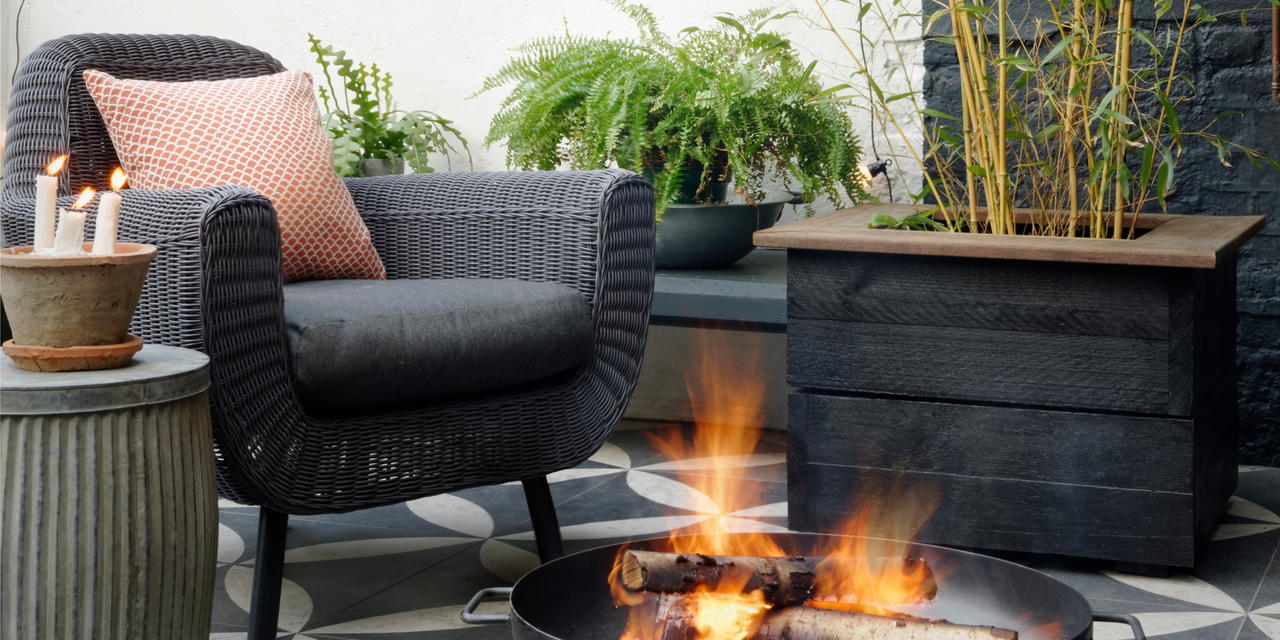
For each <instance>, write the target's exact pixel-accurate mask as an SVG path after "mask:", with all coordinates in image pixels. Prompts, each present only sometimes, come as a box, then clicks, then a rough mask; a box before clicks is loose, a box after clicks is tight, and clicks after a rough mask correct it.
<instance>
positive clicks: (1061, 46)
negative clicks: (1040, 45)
mask: <svg viewBox="0 0 1280 640" xmlns="http://www.w3.org/2000/svg"><path fill="white" fill-rule="evenodd" d="M1079 37H1080V36H1079V34H1076V33H1073V34H1071V35H1069V36H1067V37H1065V38H1063V39H1062V41H1061V42H1059V43H1058V44H1056V45H1054V46H1053V48H1052V49H1050V50H1049V54H1048V55H1046V56H1045V57H1044V58H1043V59H1042V60H1040V64H1041V65H1045V64H1049V63H1050V62H1052V61H1053V59H1054V58H1056V57H1058V56H1059V55H1062V52H1063V51H1066V50H1067V47H1068V46H1070V45H1071V43H1072V42H1075V41H1076V40H1077V39H1079Z"/></svg>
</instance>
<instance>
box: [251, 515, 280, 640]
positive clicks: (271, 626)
mask: <svg viewBox="0 0 1280 640" xmlns="http://www.w3.org/2000/svg"><path fill="white" fill-rule="evenodd" d="M288 530H289V514H287V513H280V512H279V511H273V510H271V509H268V508H266V507H262V508H261V509H260V510H259V511H258V557H257V558H255V559H254V567H255V568H254V571H253V596H252V597H253V599H252V601H251V602H250V604H249V640H267V639H268V638H275V637H276V631H277V629H278V627H277V624H278V623H279V621H280V581H281V580H283V579H284V539H285V536H286V535H288V533H289V531H288Z"/></svg>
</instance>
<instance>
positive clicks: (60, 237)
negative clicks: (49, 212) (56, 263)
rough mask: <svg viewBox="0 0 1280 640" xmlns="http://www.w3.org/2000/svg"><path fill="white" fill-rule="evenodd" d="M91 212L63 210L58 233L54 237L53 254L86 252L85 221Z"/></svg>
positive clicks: (69, 254)
mask: <svg viewBox="0 0 1280 640" xmlns="http://www.w3.org/2000/svg"><path fill="white" fill-rule="evenodd" d="M87 217H89V214H87V213H85V212H84V211H79V210H76V209H72V210H71V211H67V210H66V209H63V210H62V215H60V216H59V220H58V233H57V235H56V236H54V239H53V255H56V256H75V255H80V254H83V253H84V221H85V218H87Z"/></svg>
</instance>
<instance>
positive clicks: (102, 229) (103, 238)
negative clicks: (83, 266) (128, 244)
mask: <svg viewBox="0 0 1280 640" xmlns="http://www.w3.org/2000/svg"><path fill="white" fill-rule="evenodd" d="M119 223H120V194H118V193H116V192H114V191H108V192H107V193H104V194H102V197H101V198H99V199H98V222H97V225H96V226H95V227H94V231H93V255H95V256H109V255H111V254H113V253H115V252H116V235H117V233H118V231H119Z"/></svg>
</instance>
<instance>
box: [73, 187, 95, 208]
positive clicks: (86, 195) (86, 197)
mask: <svg viewBox="0 0 1280 640" xmlns="http://www.w3.org/2000/svg"><path fill="white" fill-rule="evenodd" d="M94 193H95V191H94V190H93V187H85V188H84V191H81V192H80V197H79V198H76V203H75V204H73V205H71V208H72V209H79V208H80V207H83V206H85V205H86V204H89V201H90V200H92V199H93V194H94Z"/></svg>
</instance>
